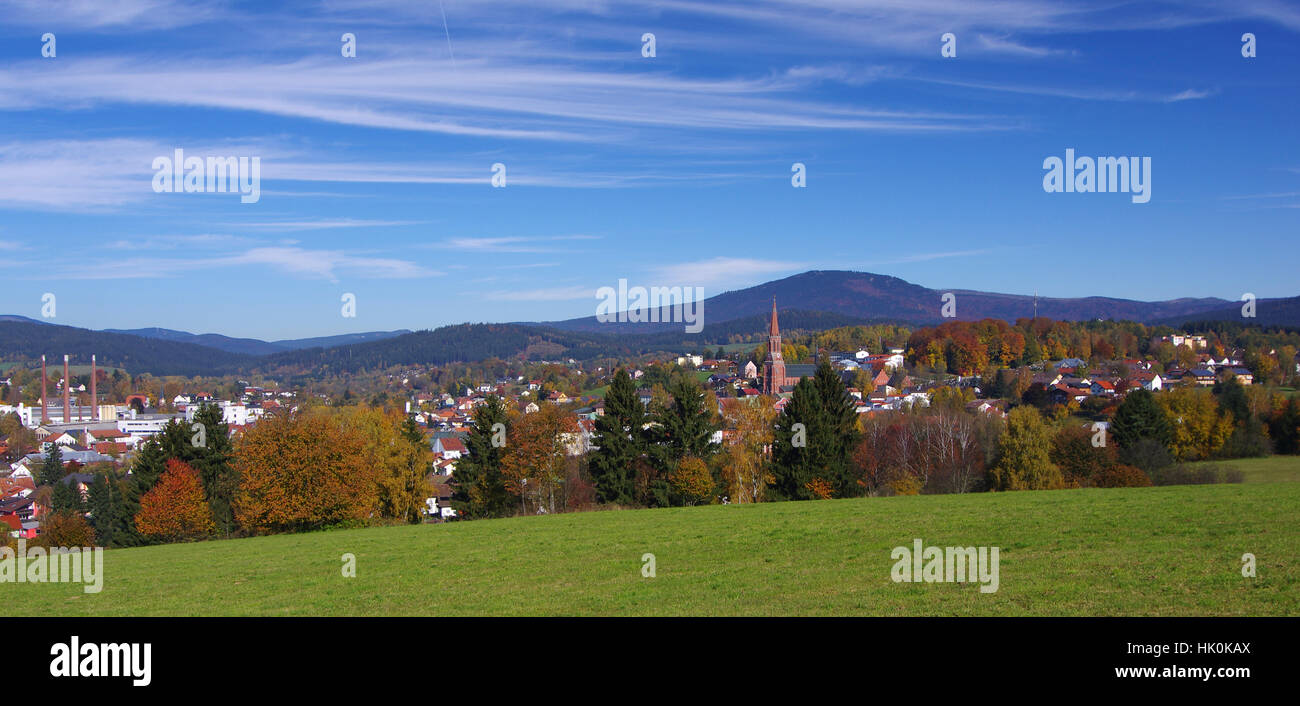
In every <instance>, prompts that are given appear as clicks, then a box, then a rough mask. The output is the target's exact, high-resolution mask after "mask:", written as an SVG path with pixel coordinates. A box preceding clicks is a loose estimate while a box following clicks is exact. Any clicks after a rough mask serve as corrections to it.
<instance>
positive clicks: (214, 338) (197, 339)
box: [105, 328, 410, 355]
mask: <svg viewBox="0 0 1300 706" xmlns="http://www.w3.org/2000/svg"><path fill="white" fill-rule="evenodd" d="M105 331H107V332H109V333H124V334H129V335H132V336H141V337H143V338H153V339H158V340H163V341H178V342H182V343H195V344H198V345H200V346H208V347H209V348H216V349H218V350H223V351H227V352H230V353H243V354H245V355H270V354H272V353H280V352H282V351H294V350H299V349H302V348H329V347H331V346H341V345H345V344H349V343H364V342H366V341H378V340H383V339H385V338H393V337H394V336H400V335H402V334H405V333H410V330H409V329H402V330H400V331H368V332H366V333H344V334H339V335H337V336H320V337H317V338H290V339H283V340H279V341H270V342H267V341H263V340H259V339H256V338H231V337H229V336H222V335H221V334H218V333H199V334H195V333H189V332H188V331H176V330H173V329H166V328H137V329H105Z"/></svg>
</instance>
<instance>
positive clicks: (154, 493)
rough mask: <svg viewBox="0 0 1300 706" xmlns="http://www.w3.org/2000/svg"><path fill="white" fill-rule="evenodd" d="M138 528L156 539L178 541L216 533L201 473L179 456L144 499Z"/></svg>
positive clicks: (141, 501) (137, 519) (147, 535)
mask: <svg viewBox="0 0 1300 706" xmlns="http://www.w3.org/2000/svg"><path fill="white" fill-rule="evenodd" d="M135 526H136V530H137V531H139V532H140V534H142V535H144V536H146V537H149V538H151V539H155V540H161V541H166V542H177V541H181V540H185V539H194V538H197V537H201V536H204V535H207V534H210V533H212V531H213V530H214V529H215V528H216V525H215V524H213V522H212V510H211V508H210V507H209V505H208V500H207V497H205V495H204V492H203V480H202V479H201V478H200V477H199V472H198V471H196V470H194V468H192V467H191V466H190V465H189V464H188V463H185V462H184V461H180V460H177V459H170V460H168V461H167V470H166V471H165V472H164V473H163V474H162V477H161V478H159V479H158V483H157V484H156V485H154V487H153V488H151V489H150V490H149V492H147V493H145V494H144V495H143V496H142V497H141V498H140V512H139V513H138V514H137V515H136V516H135Z"/></svg>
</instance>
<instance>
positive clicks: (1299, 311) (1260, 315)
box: [1159, 297, 1300, 327]
mask: <svg viewBox="0 0 1300 706" xmlns="http://www.w3.org/2000/svg"><path fill="white" fill-rule="evenodd" d="M1242 304H1243V302H1235V303H1231V304H1229V305H1228V306H1226V307H1222V308H1217V309H1210V310H1208V311H1201V312H1197V313H1196V314H1195V315H1183V316H1171V317H1168V318H1165V319H1163V320H1161V321H1160V322H1159V323H1162V324H1168V325H1170V326H1181V325H1183V324H1184V323H1187V322H1189V321H1234V322H1237V323H1242V324H1253V325H1256V326H1291V327H1297V326H1300V297H1287V298H1284V299H1257V300H1255V318H1253V319H1247V318H1244V317H1242V315H1241V307H1242Z"/></svg>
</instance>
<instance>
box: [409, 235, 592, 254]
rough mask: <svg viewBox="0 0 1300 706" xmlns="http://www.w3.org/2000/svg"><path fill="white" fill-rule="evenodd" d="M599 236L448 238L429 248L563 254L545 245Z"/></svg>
mask: <svg viewBox="0 0 1300 706" xmlns="http://www.w3.org/2000/svg"><path fill="white" fill-rule="evenodd" d="M599 239H600V236H597V235H553V236H542V237H528V236H506V237H496V238H448V239H447V240H444V241H441V242H439V243H434V244H432V245H429V246H427V247H433V248H446V249H450V250H460V251H463V252H493V253H541V252H561V250H559V249H557V248H555V247H553V246H551V245H546V244H545V243H557V242H565V241H575V240H599Z"/></svg>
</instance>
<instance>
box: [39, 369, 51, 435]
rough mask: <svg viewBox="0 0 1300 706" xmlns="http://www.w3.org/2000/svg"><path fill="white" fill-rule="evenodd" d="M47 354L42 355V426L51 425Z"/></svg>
mask: <svg viewBox="0 0 1300 706" xmlns="http://www.w3.org/2000/svg"><path fill="white" fill-rule="evenodd" d="M45 380H46V376H45V354H44V353H42V354H41V424H49V423H50V406H49V405H50V400H49V390H47V389H46V387H47V385H46V382H45Z"/></svg>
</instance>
